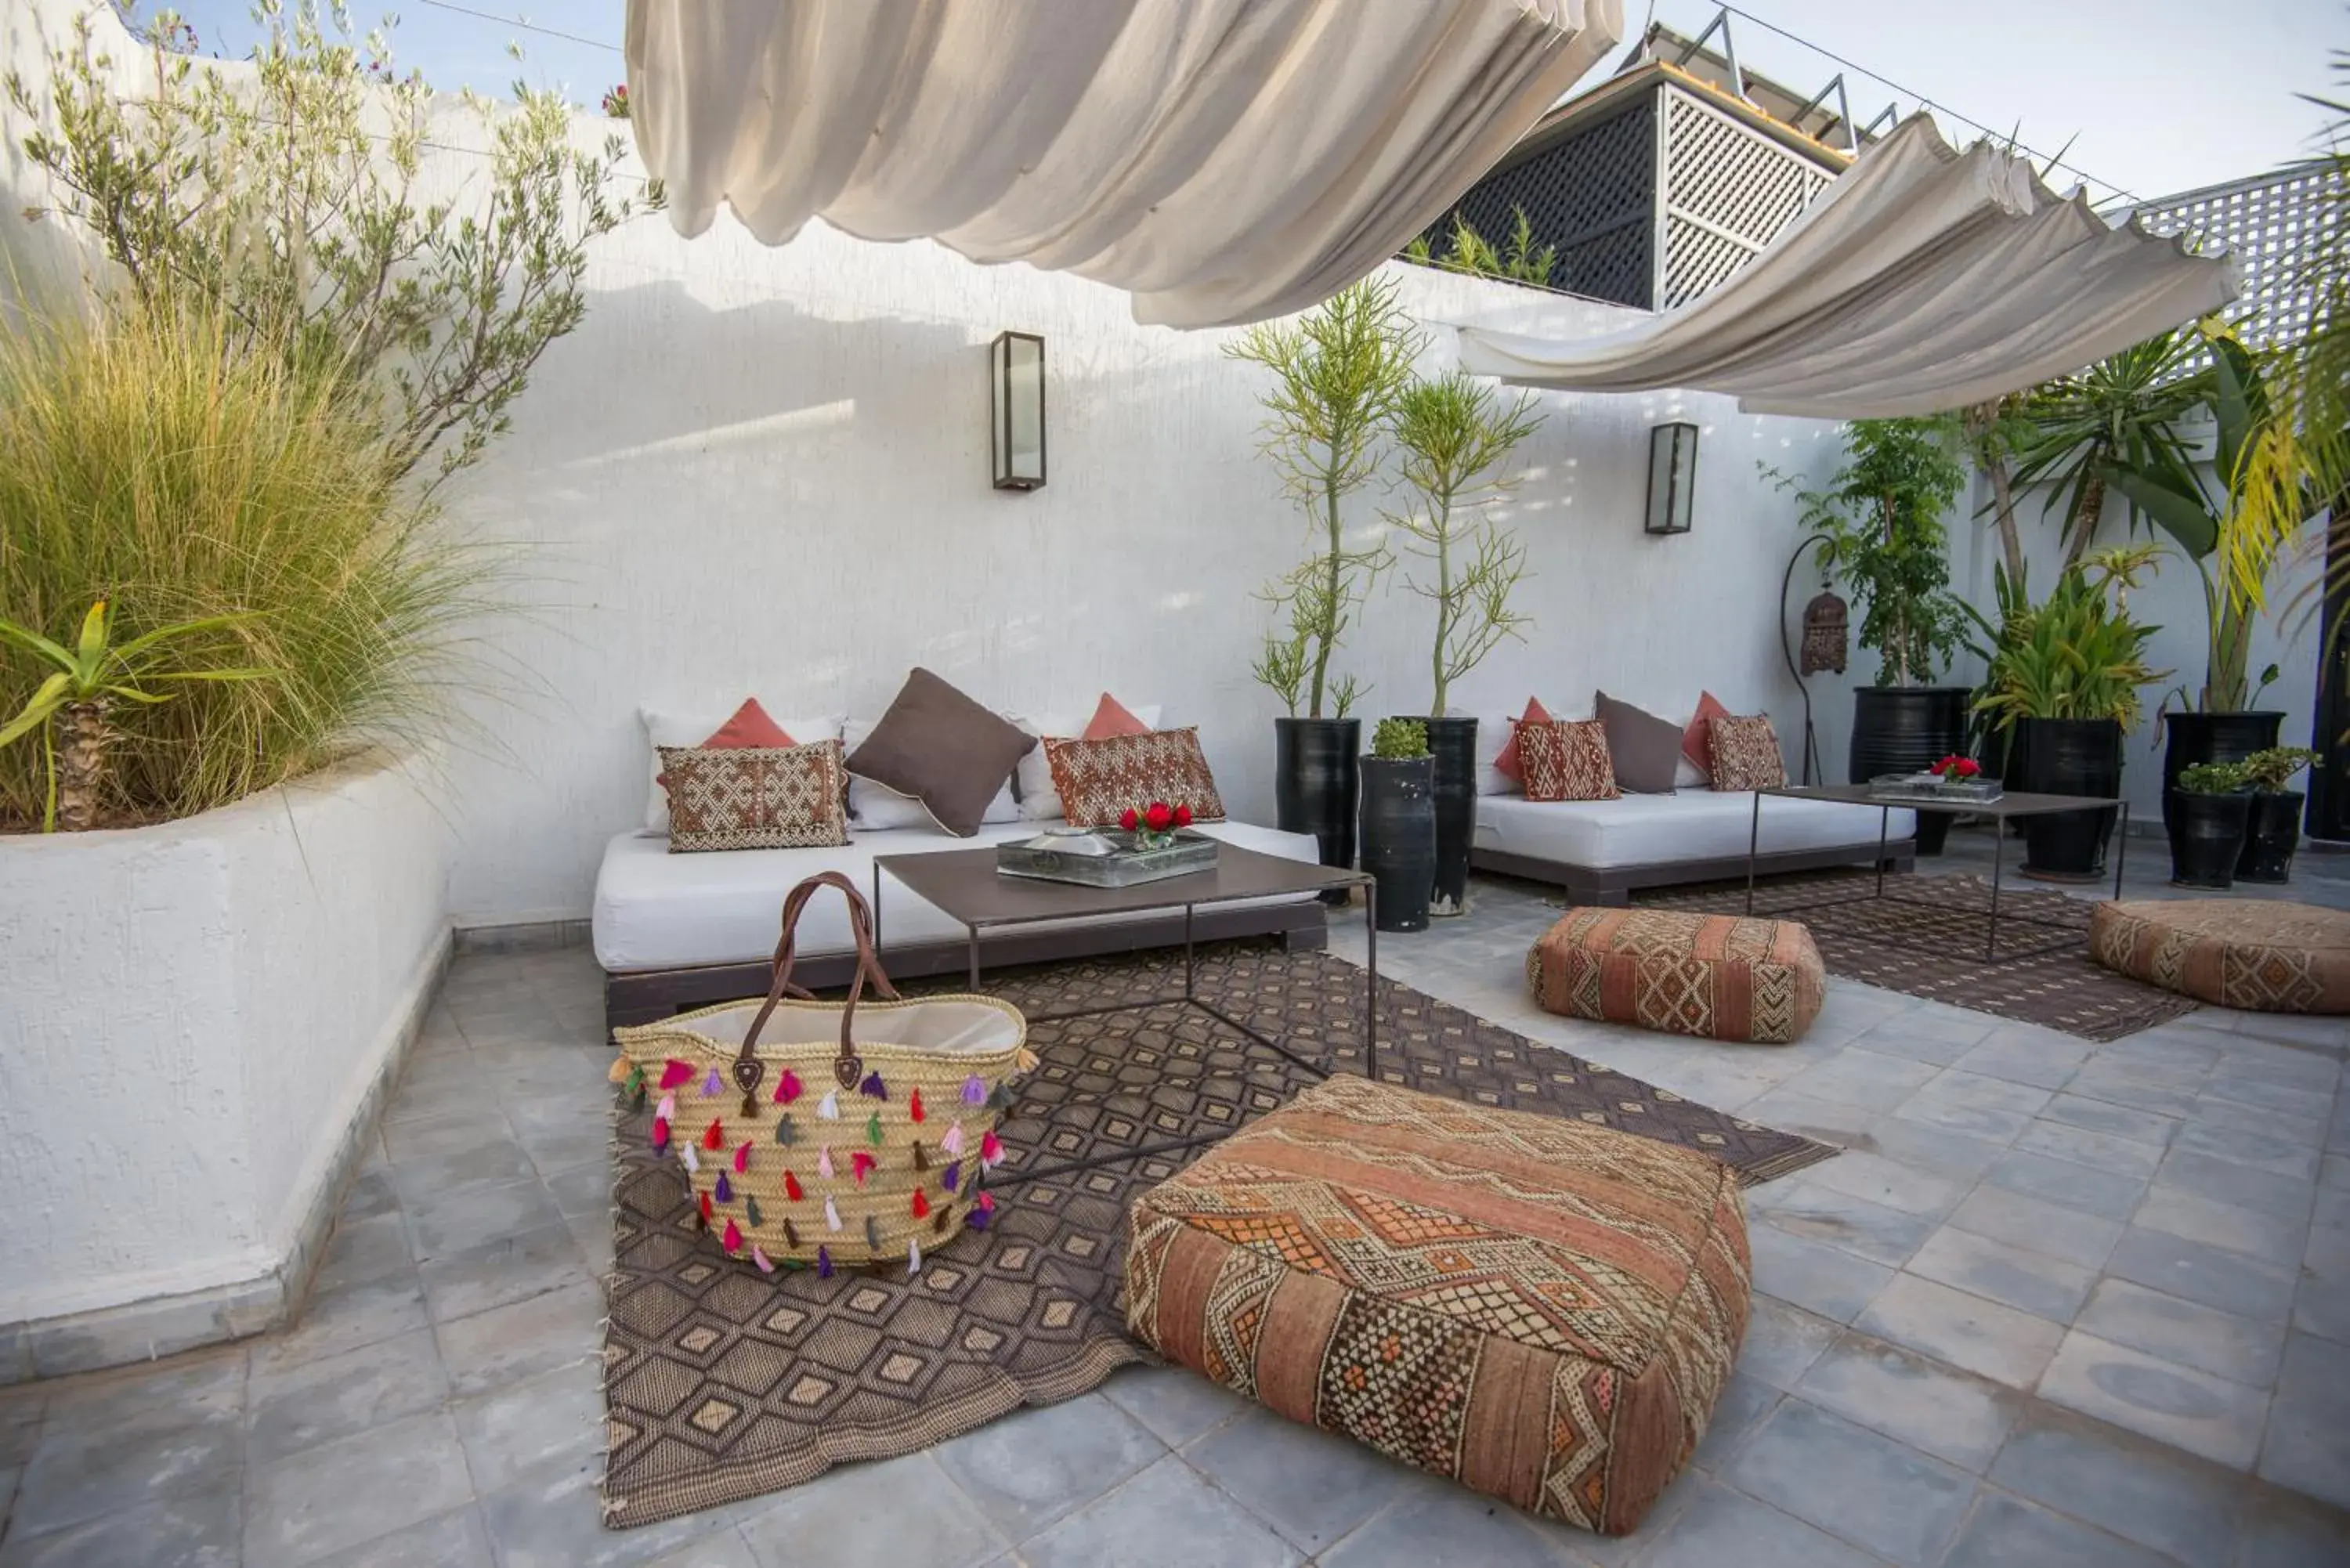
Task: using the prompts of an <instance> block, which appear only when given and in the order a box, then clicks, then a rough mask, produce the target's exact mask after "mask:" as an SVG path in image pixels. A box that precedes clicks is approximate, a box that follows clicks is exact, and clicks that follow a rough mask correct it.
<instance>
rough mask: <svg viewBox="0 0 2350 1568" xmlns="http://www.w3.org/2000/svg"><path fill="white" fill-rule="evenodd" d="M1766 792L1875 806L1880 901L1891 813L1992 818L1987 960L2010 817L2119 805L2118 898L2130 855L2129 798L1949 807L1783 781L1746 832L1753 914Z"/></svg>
mask: <svg viewBox="0 0 2350 1568" xmlns="http://www.w3.org/2000/svg"><path fill="white" fill-rule="evenodd" d="M1765 795H1775V796H1778V797H1781V798H1783V799H1786V800H1818V801H1827V802H1830V803H1832V804H1835V805H1864V806H1874V807H1875V808H1876V809H1877V891H1876V894H1875V895H1874V898H1877V899H1883V898H1886V897H1887V894H1886V891H1885V853H1884V851H1885V846H1886V844H1887V841H1888V837H1889V834H1890V830H1891V827H1892V823H1893V812H1894V809H1895V808H1896V807H1897V806H1898V807H1900V808H1902V809H1905V810H1919V809H1923V810H1927V811H1937V810H1940V811H1956V812H1963V813H1966V814H1967V815H1972V816H1988V817H1991V818H1992V819H1993V821H1994V825H1995V826H1996V829H1997V831H1996V832H1995V833H1994V834H1993V835H1992V837H1991V919H1990V930H1989V933H1988V934H1987V936H1986V937H1985V939H1984V941H1983V957H1984V959H1985V960H1987V961H1988V960H1991V959H1996V958H1997V957H1999V919H2000V917H1999V892H2000V884H2001V878H2002V870H2003V869H2004V867H2005V864H2006V859H2007V823H2008V819H2009V818H2010V817H2023V816H2048V815H2054V814H2055V813H2057V812H2064V811H2103V810H2106V809H2107V808H2109V807H2114V806H2118V807H2120V808H2121V814H2122V815H2121V823H2120V826H2119V828H2118V830H2117V831H2116V833H2115V835H2114V897H2115V898H2120V897H2121V896H2122V866H2123V862H2124V860H2125V858H2126V857H2127V855H2128V853H2129V802H2127V801H2126V800H2121V799H2117V798H2113V797H2109V796H2105V795H2086V794H2024V793H2022V792H2020V791H2014V790H2011V791H2009V792H2008V793H2007V794H2002V795H2001V796H2000V797H1999V798H1998V799H1997V800H1983V801H1963V802H1961V801H1951V802H1950V803H1949V804H1948V805H1932V804H1929V803H1928V804H1921V803H1919V802H1917V801H1908V800H1887V799H1886V798H1885V797H1884V796H1883V795H1877V794H1870V793H1869V791H1868V786H1867V785H1866V784H1782V785H1780V786H1779V787H1778V788H1776V789H1758V790H1756V791H1755V792H1754V817H1753V822H1752V825H1751V826H1749V828H1748V830H1747V836H1746V912H1747V913H1748V914H1750V915H1751V914H1752V913H1753V912H1754V861H1755V856H1756V853H1757V852H1758V850H1759V849H1760V847H1761V846H1762V838H1763V797H1764V796H1765ZM1871 901H1872V900H1871V899H1867V898H1827V899H1822V900H1820V901H1818V902H1816V903H1810V904H1797V905H1794V906H1792V907H1790V908H1788V909H1782V910H1779V911H1776V912H1777V913H1780V914H1788V915H1794V914H1800V913H1802V912H1803V911H1804V910H1805V909H1828V908H1831V907H1833V906H1835V905H1839V904H1858V903H1867V902H1871ZM1891 901H1892V902H1895V903H1917V902H1918V900H1917V899H1914V898H1895V899H1893V900H1891ZM2009 919H2010V921H2011V922H2012V923H2017V924H2022V925H2027V926H2048V927H2051V928H2052V929H2054V921H2050V920H2036V919H2033V918H2031V917H2030V916H2028V915H2012V916H2010V917H2009ZM2064 929H2070V928H2064ZM2074 940H2082V939H2080V938H2078V937H2075V938H2073V939H2070V940H2065V941H2062V942H2051V943H2049V944H2047V945H2046V946H2044V947H2038V948H2033V949H2032V950H2030V951H2028V952H2021V953H2011V954H2009V955H2008V956H2009V957H2011V958H2037V957H2039V956H2040V955H2041V954H2043V953H2052V952H2060V951H2062V950H2064V949H2065V948H2068V947H2071V946H2072V945H2073V942H2074Z"/></svg>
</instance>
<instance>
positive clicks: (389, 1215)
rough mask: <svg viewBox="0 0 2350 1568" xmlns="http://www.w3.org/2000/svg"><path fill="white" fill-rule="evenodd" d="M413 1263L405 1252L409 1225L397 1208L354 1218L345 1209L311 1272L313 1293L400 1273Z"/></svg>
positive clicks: (407, 1270)
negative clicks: (313, 1271) (314, 1270)
mask: <svg viewBox="0 0 2350 1568" xmlns="http://www.w3.org/2000/svg"><path fill="white" fill-rule="evenodd" d="M414 1267H415V1262H414V1260H412V1259H411V1258H410V1257H409V1255H408V1225H407V1222H406V1221H405V1220H402V1219H401V1218H400V1214H399V1213H398V1212H397V1210H393V1211H390V1212H386V1213H381V1214H369V1215H367V1216H365V1217H363V1218H353V1217H352V1216H351V1215H350V1214H349V1213H348V1211H346V1212H345V1214H344V1215H343V1217H342V1218H341V1219H340V1220H338V1221H337V1222H336V1225H335V1231H334V1235H333V1236H332V1237H331V1238H329V1239H328V1242H327V1251H326V1252H325V1254H324V1255H323V1256H322V1257H321V1258H320V1259H319V1260H318V1272H317V1273H316V1274H314V1275H313V1276H311V1280H310V1290H311V1293H313V1295H317V1294H322V1293H332V1292H335V1291H338V1290H341V1289H343V1288H344V1287H346V1286H348V1285H361V1284H366V1283H368V1282H370V1281H374V1280H380V1279H385V1278H388V1277H389V1276H390V1275H393V1274H403V1273H406V1272H409V1271H410V1270H411V1269H412V1268H414Z"/></svg>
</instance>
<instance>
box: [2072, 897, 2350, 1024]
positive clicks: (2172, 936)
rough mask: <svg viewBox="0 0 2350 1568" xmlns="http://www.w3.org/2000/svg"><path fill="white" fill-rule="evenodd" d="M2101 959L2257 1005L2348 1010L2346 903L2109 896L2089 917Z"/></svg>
mask: <svg viewBox="0 0 2350 1568" xmlns="http://www.w3.org/2000/svg"><path fill="white" fill-rule="evenodd" d="M2089 950H2090V952H2092V953H2094V954H2095V956H2096V960H2097V961H2098V962H2099V963H2101V964H2103V965H2105V966H2106V968H2107V969H2110V970H2114V971H2118V972H2119V973H2122V974H2126V975H2129V976H2131V977H2133V978H2135V979H2137V980H2142V981H2147V983H2148V984H2151V985H2158V986H2161V987H2162V988H2163V989H2164V990H2166V991H2176V992H2180V993H2181V994H2183V995H2187V996H2192V997H2195V998H2197V999H2198V1000H2199V1001H2203V1002H2216V1003H2218V1004H2219V1005H2220V1006H2221V1007H2241V1008H2246V1009H2249V1010H2250V1011H2252V1012H2350V913H2345V912H2344V911H2342V910H2339V909H2318V908H2316V907H2315V906H2314V905H2310V904H2287V903H2282V902H2278V901H2274V900H2271V899H2264V898H2175V899H2158V898H2147V899H2131V900H2127V901H2121V902H2115V901H2108V902H2106V903H2103V904H2100V905H2098V906H2097V909H2096V913H2095V914H2094V915H2092V916H2091V917H2090V918H2089Z"/></svg>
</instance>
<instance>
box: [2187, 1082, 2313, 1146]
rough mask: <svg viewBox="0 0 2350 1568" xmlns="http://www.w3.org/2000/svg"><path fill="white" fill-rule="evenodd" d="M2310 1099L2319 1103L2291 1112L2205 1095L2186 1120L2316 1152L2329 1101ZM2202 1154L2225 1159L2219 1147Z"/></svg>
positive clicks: (2217, 1095) (2214, 1094) (2211, 1094)
mask: <svg viewBox="0 0 2350 1568" xmlns="http://www.w3.org/2000/svg"><path fill="white" fill-rule="evenodd" d="M2312 1098H2313V1099H2318V1100H2319V1101H2320V1103H2319V1104H2318V1105H2317V1106H2316V1108H2315V1109H2314V1110H2302V1111H2292V1110H2279V1109H2277V1108H2275V1107H2274V1106H2258V1105H2252V1106H2247V1105H2239V1104H2238V1103H2237V1102H2236V1101H2234V1100H2232V1099H2227V1098H2224V1097H2222V1096H2220V1094H2218V1093H2209V1092H2207V1093H2206V1094H2205V1095H2204V1096H2203V1097H2202V1098H2201V1099H2199V1100H2198V1101H2196V1102H2195V1109H2194V1112H2193V1113H2192V1114H2191V1116H2189V1118H2188V1119H2189V1121H2190V1122H2194V1123H2199V1124H2201V1125H2203V1126H2206V1127H2214V1128H2222V1129H2225V1130H2227V1131H2229V1132H2234V1133H2251V1134H2255V1135H2258V1136H2262V1137H2269V1138H2273V1139H2278V1140H2281V1141H2282V1142H2285V1143H2290V1144H2293V1145H2297V1146H2299V1147H2303V1148H2304V1149H2307V1150H2309V1151H2311V1152H2313V1153H2315V1152H2316V1151H2319V1150H2322V1149H2324V1147H2325V1112H2326V1110H2327V1109H2328V1108H2329V1106H2330V1102H2327V1101H2324V1100H2323V1099H2322V1098H2321V1097H2319V1096H2312ZM2203 1152H2204V1153H2206V1154H2218V1155H2220V1157H2221V1158H2226V1156H2225V1155H2224V1153H2222V1151H2221V1150H2220V1149H2218V1148H2209V1149H2205V1150H2204V1151H2203Z"/></svg>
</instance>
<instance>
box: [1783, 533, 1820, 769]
mask: <svg viewBox="0 0 2350 1568" xmlns="http://www.w3.org/2000/svg"><path fill="white" fill-rule="evenodd" d="M1827 542H1828V535H1825V534H1814V535H1811V536H1810V537H1808V538H1806V539H1805V540H1804V542H1803V543H1802V544H1800V545H1796V546H1795V553H1794V555H1792V556H1788V557H1787V570H1786V572H1785V574H1784V575H1783V576H1781V577H1780V579H1779V652H1780V654H1781V655H1782V656H1783V657H1784V658H1785V659H1786V660H1787V673H1788V675H1789V676H1791V677H1792V678H1793V679H1794V682H1795V690H1796V691H1800V692H1802V693H1803V694H1804V760H1803V773H1804V777H1803V782H1804V784H1810V783H1811V782H1812V774H1814V773H1815V772H1816V773H1818V774H1820V775H1821V782H1823V783H1825V782H1826V774H1827V770H1826V769H1825V768H1824V767H1822V766H1821V765H1820V742H1819V735H1818V733H1817V732H1815V731H1814V729H1813V728H1812V689H1811V688H1810V687H1808V686H1806V685H1804V673H1803V671H1802V670H1798V669H1796V668H1795V650H1794V649H1792V648H1790V647H1788V646H1787V591H1788V589H1790V588H1791V587H1794V582H1795V568H1796V567H1797V566H1800V565H1802V563H1803V559H1804V551H1806V550H1808V549H1810V548H1811V547H1812V546H1813V545H1825V544H1826V543H1827Z"/></svg>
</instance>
